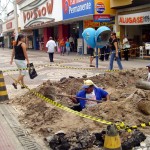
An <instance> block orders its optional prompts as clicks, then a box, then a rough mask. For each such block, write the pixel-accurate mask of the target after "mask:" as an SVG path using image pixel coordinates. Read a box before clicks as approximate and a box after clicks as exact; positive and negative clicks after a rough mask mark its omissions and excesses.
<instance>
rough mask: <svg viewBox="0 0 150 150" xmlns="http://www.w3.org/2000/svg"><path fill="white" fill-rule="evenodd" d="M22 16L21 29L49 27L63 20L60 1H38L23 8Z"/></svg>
mask: <svg viewBox="0 0 150 150" xmlns="http://www.w3.org/2000/svg"><path fill="white" fill-rule="evenodd" d="M58 14H59V15H58ZM20 16H21V17H20V22H21V29H32V28H35V29H38V28H41V27H45V26H49V25H50V24H52V23H54V22H58V21H61V20H62V7H61V5H60V0H36V1H34V2H31V3H30V4H29V5H27V6H25V7H23V8H22V9H21V10H20Z"/></svg>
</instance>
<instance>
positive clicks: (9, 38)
mask: <svg viewBox="0 0 150 150" xmlns="http://www.w3.org/2000/svg"><path fill="white" fill-rule="evenodd" d="M14 30H15V19H14V18H13V19H11V20H9V21H6V22H4V23H3V35H4V45H5V47H6V48H12V47H13V45H12V42H13V40H14V39H15V34H14Z"/></svg>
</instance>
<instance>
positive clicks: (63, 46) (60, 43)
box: [59, 38, 65, 56]
mask: <svg viewBox="0 0 150 150" xmlns="http://www.w3.org/2000/svg"><path fill="white" fill-rule="evenodd" d="M59 46H60V51H61V55H63V56H64V54H65V41H64V38H62V39H61V40H60V42H59Z"/></svg>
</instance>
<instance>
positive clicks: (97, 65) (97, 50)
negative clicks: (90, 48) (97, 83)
mask: <svg viewBox="0 0 150 150" xmlns="http://www.w3.org/2000/svg"><path fill="white" fill-rule="evenodd" d="M96 68H98V48H97V47H96Z"/></svg>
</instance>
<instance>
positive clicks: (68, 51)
mask: <svg viewBox="0 0 150 150" xmlns="http://www.w3.org/2000/svg"><path fill="white" fill-rule="evenodd" d="M66 53H67V54H68V55H69V53H70V42H69V39H67V41H66Z"/></svg>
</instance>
